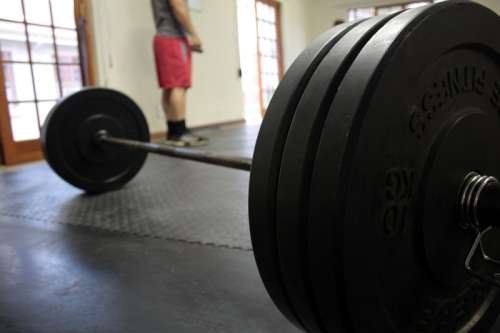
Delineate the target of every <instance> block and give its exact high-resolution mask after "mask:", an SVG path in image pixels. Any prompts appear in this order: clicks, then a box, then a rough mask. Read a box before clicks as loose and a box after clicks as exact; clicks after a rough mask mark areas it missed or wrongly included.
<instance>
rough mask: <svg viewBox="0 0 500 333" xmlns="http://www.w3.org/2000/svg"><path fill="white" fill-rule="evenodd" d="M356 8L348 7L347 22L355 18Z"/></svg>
mask: <svg viewBox="0 0 500 333" xmlns="http://www.w3.org/2000/svg"><path fill="white" fill-rule="evenodd" d="M356 18H357V16H356V9H349V22H351V21H354V20H356Z"/></svg>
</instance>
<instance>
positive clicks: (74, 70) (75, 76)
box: [59, 65, 82, 96]
mask: <svg viewBox="0 0 500 333" xmlns="http://www.w3.org/2000/svg"><path fill="white" fill-rule="evenodd" d="M59 75H60V76H61V85H62V90H63V96H66V95H68V94H71V93H73V92H76V91H78V90H80V89H82V72H81V68H80V66H78V65H61V66H59Z"/></svg>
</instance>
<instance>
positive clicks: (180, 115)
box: [162, 88, 186, 121]
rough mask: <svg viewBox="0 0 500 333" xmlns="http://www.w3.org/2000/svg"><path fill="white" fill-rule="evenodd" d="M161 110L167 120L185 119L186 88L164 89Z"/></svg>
mask: <svg viewBox="0 0 500 333" xmlns="http://www.w3.org/2000/svg"><path fill="white" fill-rule="evenodd" d="M162 104H163V111H165V116H166V118H167V120H168V121H179V120H185V119H186V89H185V88H173V89H164V90H163V97H162Z"/></svg>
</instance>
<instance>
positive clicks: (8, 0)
mask: <svg viewBox="0 0 500 333" xmlns="http://www.w3.org/2000/svg"><path fill="white" fill-rule="evenodd" d="M0 18H2V19H6V20H13V21H22V20H23V19H24V17H23V7H22V6H21V0H0Z"/></svg>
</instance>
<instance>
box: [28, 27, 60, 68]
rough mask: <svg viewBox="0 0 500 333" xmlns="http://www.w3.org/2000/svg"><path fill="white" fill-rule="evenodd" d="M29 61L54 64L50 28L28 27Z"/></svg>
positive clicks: (54, 58)
mask: <svg viewBox="0 0 500 333" xmlns="http://www.w3.org/2000/svg"><path fill="white" fill-rule="evenodd" d="M28 36H29V41H30V47H31V59H32V60H33V61H35V62H52V63H53V62H55V60H56V56H55V51H54V38H53V35H52V29H51V28H45V27H39V26H35V25H29V26H28Z"/></svg>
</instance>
